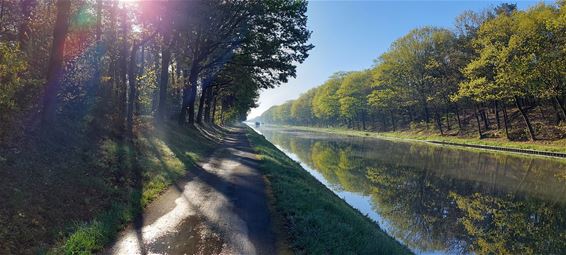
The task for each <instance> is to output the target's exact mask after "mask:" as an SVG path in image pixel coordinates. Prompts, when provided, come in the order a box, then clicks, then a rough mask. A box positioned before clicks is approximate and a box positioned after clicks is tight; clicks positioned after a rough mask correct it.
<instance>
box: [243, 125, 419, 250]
mask: <svg viewBox="0 0 566 255" xmlns="http://www.w3.org/2000/svg"><path fill="white" fill-rule="evenodd" d="M248 138H249V140H250V142H251V144H252V147H253V149H254V150H255V151H256V152H257V154H258V155H259V161H260V165H259V168H260V170H261V171H262V173H263V174H264V176H265V178H266V182H267V185H268V187H269V189H270V190H271V193H272V203H273V206H274V208H275V210H276V211H277V214H278V215H279V216H280V218H281V219H282V221H283V225H284V228H285V231H286V232H287V236H288V239H289V240H288V241H289V244H290V245H291V248H292V249H293V250H294V251H295V252H296V253H298V254H410V253H411V252H410V251H409V250H408V249H407V248H406V247H405V246H403V245H402V244H400V243H399V242H398V241H396V240H395V239H394V238H392V237H390V236H388V235H387V234H386V233H385V232H383V230H382V229H381V228H380V227H379V226H378V225H377V224H376V223H375V222H374V221H373V220H371V219H370V218H368V217H366V216H364V215H363V214H362V213H360V212H359V211H357V210H356V209H354V208H353V207H351V206H350V205H349V204H348V203H346V202H345V201H344V200H343V199H341V198H340V197H338V196H337V195H336V194H334V193H333V192H332V191H331V190H330V189H328V188H327V187H325V186H324V185H323V184H321V183H320V182H319V181H318V180H317V179H316V178H314V177H313V176H311V175H310V174H309V173H308V172H307V171H305V170H304V169H303V168H302V167H301V165H300V164H298V163H297V162H295V161H293V160H292V159H291V158H289V157H288V156H287V155H286V154H285V153H283V152H282V151H280V150H279V149H278V148H277V147H275V146H274V145H273V144H271V143H270V142H269V141H267V140H266V139H265V138H264V137H263V136H262V135H259V134H258V133H256V132H254V131H253V130H252V129H251V128H250V129H248Z"/></svg>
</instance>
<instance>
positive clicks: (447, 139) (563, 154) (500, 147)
mask: <svg viewBox="0 0 566 255" xmlns="http://www.w3.org/2000/svg"><path fill="white" fill-rule="evenodd" d="M282 127H285V128H293V129H297V130H304V131H316V132H325V133H330V134H340V135H349V136H359V137H374V138H381V139H403V140H407V141H419V142H430V143H433V144H438V145H448V146H458V147H467V148H470V149H483V150H492V151H501V152H511V153H521V154H527V155H536V156H545V157H553V158H566V140H565V139H562V140H557V141H535V142H531V141H508V140H504V139H490V138H484V139H477V138H466V137H458V136H441V135H438V134H430V133H424V132H413V131H398V132H373V131H360V130H352V129H342V128H321V127H305V126H287V125H284V126H282Z"/></svg>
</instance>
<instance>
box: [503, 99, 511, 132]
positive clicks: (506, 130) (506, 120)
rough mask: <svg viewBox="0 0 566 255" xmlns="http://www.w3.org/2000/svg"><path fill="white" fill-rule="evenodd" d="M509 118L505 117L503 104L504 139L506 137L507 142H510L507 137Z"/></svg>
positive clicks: (505, 112) (505, 107)
mask: <svg viewBox="0 0 566 255" xmlns="http://www.w3.org/2000/svg"><path fill="white" fill-rule="evenodd" d="M508 123H509V118H508V117H507V106H505V104H503V125H504V126H505V137H507V139H508V140H511V138H510V137H509V125H508Z"/></svg>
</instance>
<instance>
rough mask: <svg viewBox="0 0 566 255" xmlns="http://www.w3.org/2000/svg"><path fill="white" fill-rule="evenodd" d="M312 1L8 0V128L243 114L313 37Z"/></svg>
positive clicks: (1, 72) (126, 125) (4, 18)
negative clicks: (309, 17)
mask: <svg viewBox="0 0 566 255" xmlns="http://www.w3.org/2000/svg"><path fill="white" fill-rule="evenodd" d="M306 10H307V2H306V1H294V0H268V1H240V0H230V1H220V0H206V1H205V0H195V1H166V0H159V1H118V0H117V1H104V0H77V1H70V0H57V1H37V0H19V1H16V0H0V84H1V89H0V109H1V110H0V138H5V137H7V136H9V135H11V134H13V133H15V132H18V131H19V130H26V129H29V128H30V127H35V128H36V129H37V127H40V129H49V128H51V127H54V126H56V125H57V124H61V123H68V122H72V123H84V124H86V125H91V126H97V127H104V128H108V129H109V130H112V131H113V132H115V133H117V134H131V133H132V130H133V126H135V123H136V120H138V119H140V117H141V116H153V117H155V118H154V119H155V121H156V122H157V123H162V122H163V121H165V120H167V119H171V118H173V119H175V120H176V121H177V122H178V123H179V124H181V125H192V124H194V123H204V122H209V123H224V122H229V121H233V120H241V119H244V118H245V116H246V115H247V112H248V111H249V109H250V108H251V107H254V106H255V102H256V99H257V97H258V93H259V90H260V89H265V88H271V87H274V86H277V85H279V84H281V83H282V82H286V81H287V80H288V79H289V77H294V76H295V75H296V71H295V69H296V65H297V64H299V63H301V62H303V61H304V60H305V58H306V57H307V56H308V51H309V50H310V49H311V48H312V47H313V46H312V45H311V44H309V43H308V42H307V41H308V39H309V37H310V33H311V32H310V31H309V30H308V29H307V28H306V20H307V16H306Z"/></svg>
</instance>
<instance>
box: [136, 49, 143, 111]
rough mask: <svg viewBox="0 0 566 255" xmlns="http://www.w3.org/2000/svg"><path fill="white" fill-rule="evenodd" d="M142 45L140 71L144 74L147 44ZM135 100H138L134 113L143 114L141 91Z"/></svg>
mask: <svg viewBox="0 0 566 255" xmlns="http://www.w3.org/2000/svg"><path fill="white" fill-rule="evenodd" d="M140 47H141V52H140V67H139V69H138V73H140V74H143V73H144V71H145V45H144V44H142V45H141V46H140ZM144 85H145V84H141V85H140V87H142V86H144ZM134 100H135V101H136V102H135V104H136V106H135V111H134V114H135V115H138V116H139V115H140V114H141V110H142V106H141V102H140V96H139V93H137V94H136V97H135V98H134Z"/></svg>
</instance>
